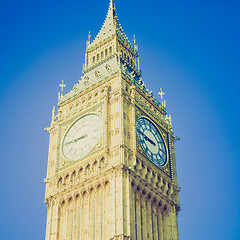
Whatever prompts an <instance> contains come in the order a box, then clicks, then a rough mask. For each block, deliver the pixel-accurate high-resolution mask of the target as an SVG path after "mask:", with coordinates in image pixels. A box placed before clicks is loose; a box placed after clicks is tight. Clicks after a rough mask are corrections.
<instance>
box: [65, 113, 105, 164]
mask: <svg viewBox="0 0 240 240" xmlns="http://www.w3.org/2000/svg"><path fill="white" fill-rule="evenodd" d="M102 134H103V122H102V119H101V117H100V116H99V115H97V114H95V113H90V114H87V115H84V116H82V117H80V118H79V119H78V120H76V121H75V122H74V123H73V124H71V126H70V127H69V128H68V130H67V132H66V133H65V135H64V138H63V141H62V154H63V156H64V157H65V158H67V159H69V160H71V161H77V160H80V159H82V158H84V157H85V156H87V155H88V154H89V153H90V152H91V151H92V150H93V148H94V147H95V146H96V145H97V143H98V141H99V139H100V138H101V136H102Z"/></svg>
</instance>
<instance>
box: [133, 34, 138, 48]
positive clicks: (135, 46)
mask: <svg viewBox="0 0 240 240" xmlns="http://www.w3.org/2000/svg"><path fill="white" fill-rule="evenodd" d="M133 43H134V49H135V50H137V51H138V45H136V36H135V34H134V35H133Z"/></svg>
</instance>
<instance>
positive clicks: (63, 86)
mask: <svg viewBox="0 0 240 240" xmlns="http://www.w3.org/2000/svg"><path fill="white" fill-rule="evenodd" d="M59 87H60V88H61V90H62V92H63V88H65V87H66V85H65V84H64V80H62V84H59Z"/></svg>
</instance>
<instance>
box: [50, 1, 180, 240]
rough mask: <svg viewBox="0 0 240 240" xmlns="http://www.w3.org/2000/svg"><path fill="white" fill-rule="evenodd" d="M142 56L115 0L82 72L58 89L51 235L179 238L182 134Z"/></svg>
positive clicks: (83, 239)
mask: <svg viewBox="0 0 240 240" xmlns="http://www.w3.org/2000/svg"><path fill="white" fill-rule="evenodd" d="M138 59H139V58H138V48H137V46H136V44H135V40H134V44H131V43H130V41H129V40H128V38H127V37H126V35H125V33H124V31H123V29H122V26H121V25H120V23H119V20H118V17H117V14H116V8H115V4H114V1H113V0H110V4H109V9H108V13H107V16H106V19H105V21H104V23H103V25H102V28H101V30H100V31H99V33H98V34H97V36H96V38H95V39H94V40H93V41H91V40H90V34H89V40H88V41H87V49H86V55H85V63H84V66H83V76H82V77H81V80H79V82H77V83H76V84H75V85H74V86H73V89H72V90H71V91H70V92H69V93H67V94H65V95H64V94H63V93H61V94H59V98H58V109H57V110H56V111H55V107H54V109H53V112H52V121H51V125H50V127H48V128H47V130H48V132H49V133H50V143H49V156H48V168H47V177H46V179H45V183H46V196H45V202H46V204H47V211H48V214H47V228H46V240H115V239H116V240H117V239H119V240H120V239H121V240H123V239H124V240H130V239H131V240H178V223H177V215H178V212H179V210H180V205H179V197H178V195H179V191H180V188H179V187H178V184H177V175H176V161H175V152H174V142H175V141H176V140H177V139H178V138H177V137H175V136H174V134H173V131H172V121H171V117H170V116H167V111H166V105H165V103H164V101H163V100H162V98H163V95H164V93H163V91H162V89H161V91H160V92H159V94H160V96H161V101H160V102H159V101H158V100H157V99H156V98H155V97H154V96H153V94H152V92H150V91H148V90H147V88H146V86H145V84H144V82H143V79H142V75H141V70H140V66H139V60H138ZM60 86H61V88H62V89H63V87H64V86H65V85H64V82H62V84H61V85H60Z"/></svg>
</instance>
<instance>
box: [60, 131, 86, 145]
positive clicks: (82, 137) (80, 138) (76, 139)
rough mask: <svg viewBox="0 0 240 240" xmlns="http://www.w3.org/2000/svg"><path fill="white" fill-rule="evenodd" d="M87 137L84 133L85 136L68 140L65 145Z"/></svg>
mask: <svg viewBox="0 0 240 240" xmlns="http://www.w3.org/2000/svg"><path fill="white" fill-rule="evenodd" d="M85 137H87V134H85V135H83V136H81V137H79V138H76V139H74V140H72V141H70V142H67V143H65V145H69V144H71V143H75V142H77V141H79V140H81V139H84V138H85Z"/></svg>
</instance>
